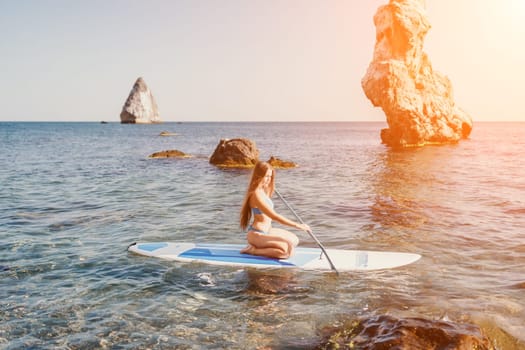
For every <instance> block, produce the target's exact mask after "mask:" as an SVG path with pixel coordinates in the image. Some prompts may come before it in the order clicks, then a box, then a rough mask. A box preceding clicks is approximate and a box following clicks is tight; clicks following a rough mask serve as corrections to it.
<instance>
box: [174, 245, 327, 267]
mask: <svg viewBox="0 0 525 350" xmlns="http://www.w3.org/2000/svg"><path fill="white" fill-rule="evenodd" d="M179 256H180V257H184V258H188V259H199V260H208V261H221V262H228V263H239V264H253V265H268V266H302V265H304V264H306V263H308V262H310V261H312V260H314V259H317V258H318V257H319V255H318V254H296V255H294V256H293V257H291V258H290V259H287V260H279V259H272V258H266V257H263V256H256V255H249V254H241V253H240V252H239V250H238V249H221V248H216V249H212V248H193V249H190V250H187V251H185V252H184V253H182V254H180V255H179Z"/></svg>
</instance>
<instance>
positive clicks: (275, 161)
mask: <svg viewBox="0 0 525 350" xmlns="http://www.w3.org/2000/svg"><path fill="white" fill-rule="evenodd" d="M268 163H270V165H271V166H272V167H274V168H275V169H290V168H296V167H297V164H295V163H294V162H289V161H286V160H282V159H279V158H277V157H274V156H271V157H270V159H268Z"/></svg>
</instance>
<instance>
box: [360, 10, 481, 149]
mask: <svg viewBox="0 0 525 350" xmlns="http://www.w3.org/2000/svg"><path fill="white" fill-rule="evenodd" d="M374 24H375V26H376V44H375V48H374V56H373V59H372V62H371V63H370V65H369V67H368V70H367V72H366V74H365V76H364V77H363V79H362V80H361V86H362V88H363V91H364V92H365V94H366V96H367V97H368V99H369V100H370V101H371V102H372V104H373V105H374V106H376V107H381V108H382V109H383V111H384V113H385V115H386V119H387V123H388V126H389V128H388V129H383V130H382V131H381V140H382V142H383V143H385V144H387V145H389V146H392V147H411V146H423V145H426V144H446V143H454V142H457V141H459V140H460V139H462V138H467V137H468V136H469V135H470V132H471V130H472V119H471V117H470V116H469V115H468V114H467V113H466V112H465V111H463V110H462V109H461V108H459V107H458V106H457V105H456V104H455V102H454V98H453V93H452V84H451V83H450V80H449V79H448V78H447V77H446V76H444V75H442V74H440V73H438V72H436V71H434V70H433V68H432V65H431V63H430V59H429V58H428V56H427V54H426V53H425V52H424V51H423V42H424V37H425V35H426V34H427V32H428V30H429V29H430V24H429V21H428V19H427V17H426V11H425V1H424V0H390V2H389V3H388V4H387V5H384V6H381V7H379V9H378V10H377V13H376V14H375V16H374Z"/></svg>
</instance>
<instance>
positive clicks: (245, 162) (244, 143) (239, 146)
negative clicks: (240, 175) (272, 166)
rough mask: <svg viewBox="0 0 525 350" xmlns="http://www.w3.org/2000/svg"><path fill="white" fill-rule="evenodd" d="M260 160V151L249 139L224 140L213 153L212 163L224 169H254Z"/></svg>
mask: <svg viewBox="0 0 525 350" xmlns="http://www.w3.org/2000/svg"><path fill="white" fill-rule="evenodd" d="M258 160H259V150H258V149H257V147H256V145H255V142H253V141H251V140H249V139H243V138H239V139H231V140H228V139H222V140H220V142H219V144H218V145H217V147H216V148H215V151H214V152H213V154H212V156H211V158H210V163H211V164H213V165H216V166H218V167H223V168H252V167H254V166H255V164H256V163H257V161H258Z"/></svg>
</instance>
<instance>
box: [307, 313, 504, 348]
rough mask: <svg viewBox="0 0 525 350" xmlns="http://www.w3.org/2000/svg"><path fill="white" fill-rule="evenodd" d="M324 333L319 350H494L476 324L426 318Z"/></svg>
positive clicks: (367, 322)
mask: <svg viewBox="0 0 525 350" xmlns="http://www.w3.org/2000/svg"><path fill="white" fill-rule="evenodd" d="M323 333H324V334H323V335H322V336H323V340H322V341H321V344H319V345H318V346H317V348H318V349H363V350H365V349H369V350H372V349H374V350H382V349H385V350H386V349H451V350H452V349H454V350H472V349H477V350H492V349H494V346H493V344H492V343H491V342H490V340H489V339H488V338H487V337H486V336H485V335H484V334H483V333H482V332H481V329H480V328H479V327H478V326H476V325H472V324H459V323H453V322H448V321H433V320H428V319H423V318H402V319H398V318H395V317H393V316H388V315H380V316H375V317H371V318H368V319H362V320H357V321H354V322H351V323H349V324H346V325H344V326H342V327H334V328H330V329H324V331H323Z"/></svg>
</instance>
